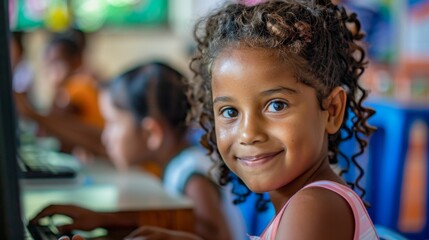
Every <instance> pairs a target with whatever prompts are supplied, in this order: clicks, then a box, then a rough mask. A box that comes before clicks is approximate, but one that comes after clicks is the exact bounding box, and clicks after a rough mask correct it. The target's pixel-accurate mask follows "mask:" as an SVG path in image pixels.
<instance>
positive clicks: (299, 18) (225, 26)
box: [188, 0, 375, 202]
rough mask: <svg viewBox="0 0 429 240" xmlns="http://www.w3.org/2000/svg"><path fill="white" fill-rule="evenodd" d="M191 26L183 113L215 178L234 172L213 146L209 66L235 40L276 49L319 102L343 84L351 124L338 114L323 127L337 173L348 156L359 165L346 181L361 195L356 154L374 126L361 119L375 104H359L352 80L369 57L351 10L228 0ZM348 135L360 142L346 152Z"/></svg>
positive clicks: (295, 1) (312, 3) (324, 4)
mask: <svg viewBox="0 0 429 240" xmlns="http://www.w3.org/2000/svg"><path fill="white" fill-rule="evenodd" d="M194 34H195V39H196V41H197V50H196V54H195V55H194V57H193V58H192V61H191V63H190V68H191V70H192V71H193V73H194V77H193V78H192V79H190V82H189V83H188V87H189V95H190V101H191V104H192V108H191V111H190V114H189V115H190V117H191V119H192V120H194V121H197V122H199V124H200V125H201V126H202V128H203V129H204V130H205V132H206V133H205V135H203V136H202V139H201V143H202V145H203V146H204V147H206V148H207V149H208V150H209V153H210V155H211V157H212V159H213V160H214V161H215V163H217V165H218V167H219V168H220V176H221V177H220V181H219V183H220V184H221V185H225V184H227V183H229V182H231V181H234V180H235V179H238V178H236V177H234V176H232V174H231V173H230V171H229V169H228V168H227V166H226V165H225V163H224V162H223V161H222V160H221V157H220V154H219V152H218V149H217V146H216V137H215V130H214V116H213V109H212V96H211V66H212V63H213V62H214V61H215V59H216V57H217V56H218V55H219V53H220V52H222V51H223V50H225V49H226V48H230V47H238V46H239V47H249V48H263V49H272V50H276V51H278V53H279V56H280V57H282V58H283V59H289V60H291V62H292V65H293V66H294V68H295V69H297V70H296V71H295V73H294V74H295V77H296V78H297V80H298V81H299V82H301V83H303V84H306V85H308V86H310V87H313V88H314V89H316V90H317V99H318V101H319V105H320V107H321V109H323V106H322V100H323V99H325V98H326V97H327V96H328V95H329V93H330V92H331V91H332V90H333V89H334V88H335V87H338V86H341V87H343V88H344V89H346V92H347V102H346V111H345V116H344V119H351V122H352V124H349V125H348V124H347V121H344V122H343V123H342V125H341V130H340V131H338V132H337V133H336V134H332V135H329V146H328V150H329V161H330V163H331V164H335V163H337V162H338V155H340V156H342V157H344V158H345V159H346V161H347V165H346V167H345V169H343V170H342V171H341V175H342V174H343V173H345V172H347V171H348V169H349V167H350V162H351V163H352V164H353V165H355V166H356V167H357V169H358V170H359V173H358V176H357V178H356V179H355V182H354V183H349V184H350V185H351V186H352V188H353V189H354V188H355V187H356V188H357V189H359V190H360V191H361V197H363V196H364V195H365V190H364V189H363V188H362V187H361V186H360V185H359V181H360V180H361V178H362V177H363V174H364V171H363V168H362V167H361V166H360V164H359V163H358V161H357V157H358V156H359V155H361V154H362V153H363V151H364V149H365V147H366V146H367V140H366V137H367V136H369V135H370V134H371V133H372V132H373V131H374V130H375V128H373V127H371V126H369V125H368V123H367V121H368V118H369V117H370V116H372V115H373V114H374V113H375V111H374V110H372V109H369V108H366V107H364V106H362V102H363V100H364V99H365V98H366V97H367V95H368V92H367V91H366V90H365V89H364V88H363V87H362V86H361V85H360V84H359V82H358V80H359V78H360V76H361V75H362V73H363V72H364V69H365V66H366V64H367V62H366V59H365V51H364V49H363V47H361V46H360V45H359V42H360V40H362V39H363V37H364V34H363V33H362V32H361V26H360V22H359V21H358V19H357V16H356V14H355V13H350V14H349V13H348V12H347V11H346V10H345V8H343V7H341V6H337V5H334V4H332V3H331V2H330V1H329V0H283V1H279V0H271V1H263V2H262V3H259V4H257V5H254V6H249V5H245V4H241V3H230V4H227V5H225V6H224V7H222V8H221V9H218V10H216V11H215V12H213V13H212V14H210V15H209V16H207V17H206V18H204V19H201V20H200V21H199V22H198V23H197V25H196V27H195V30H194ZM349 116H352V117H351V118H349ZM341 132H343V134H341ZM352 137H353V138H355V139H356V140H357V142H358V144H359V148H360V149H359V151H358V152H357V153H355V154H354V155H353V156H352V157H351V158H350V159H349V158H348V157H347V156H346V155H345V154H344V153H342V152H341V151H340V150H339V144H340V143H341V142H343V141H345V140H348V139H350V138H352ZM237 181H239V182H240V183H242V182H241V180H239V179H238V180H237ZM233 192H234V190H233ZM234 193H235V194H237V195H238V198H237V200H236V202H242V201H244V200H245V199H246V196H248V195H249V194H250V190H248V191H247V192H246V191H244V192H243V191H235V192H234ZM261 199H263V198H261Z"/></svg>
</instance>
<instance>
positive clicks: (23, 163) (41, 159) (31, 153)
mask: <svg viewBox="0 0 429 240" xmlns="http://www.w3.org/2000/svg"><path fill="white" fill-rule="evenodd" d="M65 156H67V157H69V158H70V156H69V155H66V154H63V153H54V152H48V151H43V150H40V149H38V148H34V147H31V148H25V147H21V148H20V149H19V150H18V151H17V160H18V165H19V167H20V169H21V171H20V172H21V178H25V179H58V178H61V179H64V178H65V179H69V178H75V177H76V175H77V174H76V170H75V169H73V168H71V167H68V166H61V165H58V164H54V162H55V161H54V160H55V159H53V158H55V157H56V158H61V157H63V158H64V157H65ZM71 160H75V159H71Z"/></svg>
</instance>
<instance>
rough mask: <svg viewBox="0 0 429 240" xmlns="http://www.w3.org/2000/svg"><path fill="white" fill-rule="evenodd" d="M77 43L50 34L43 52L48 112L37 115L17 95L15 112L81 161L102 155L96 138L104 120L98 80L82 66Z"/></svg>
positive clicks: (99, 142)
mask: <svg viewBox="0 0 429 240" xmlns="http://www.w3.org/2000/svg"><path fill="white" fill-rule="evenodd" d="M79 44H80V43H78V42H77V40H75V39H74V38H71V37H67V35H64V34H55V35H53V36H52V37H51V39H50V41H49V43H48V45H47V48H46V51H45V56H44V60H45V64H46V68H45V69H46V71H45V76H46V78H45V79H44V80H45V81H44V83H45V86H46V87H47V88H50V89H51V90H52V91H53V95H54V97H53V100H52V106H51V107H50V109H49V112H48V114H45V115H43V114H40V113H38V112H37V111H36V110H35V109H33V108H32V106H31V104H29V103H28V102H26V101H23V100H25V99H23V98H22V97H21V98H18V101H17V106H18V110H19V113H20V114H21V115H23V116H24V117H27V118H29V119H31V120H33V121H35V122H36V123H38V125H39V127H40V129H42V131H41V132H46V133H47V134H49V135H52V136H54V137H56V138H58V139H59V141H60V144H61V150H62V151H65V152H71V153H74V154H75V155H76V156H78V157H79V158H80V159H82V160H86V159H87V158H88V157H89V156H93V155H95V156H105V151H104V148H103V146H102V144H101V141H100V136H101V131H102V129H103V126H104V119H103V117H102V116H101V113H100V109H99V106H98V79H96V78H95V77H94V75H93V74H91V73H90V72H89V71H88V70H87V69H85V67H84V59H83V52H82V51H81V46H80V45H79Z"/></svg>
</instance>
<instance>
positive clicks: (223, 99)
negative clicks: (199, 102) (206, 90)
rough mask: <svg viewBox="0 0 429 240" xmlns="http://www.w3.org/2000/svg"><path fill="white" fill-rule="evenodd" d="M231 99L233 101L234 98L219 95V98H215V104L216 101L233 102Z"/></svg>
mask: <svg viewBox="0 0 429 240" xmlns="http://www.w3.org/2000/svg"><path fill="white" fill-rule="evenodd" d="M231 101H232V98H230V97H225V96H222V97H217V98H215V99H214V100H213V104H215V103H217V102H231Z"/></svg>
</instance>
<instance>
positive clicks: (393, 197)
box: [340, 100, 429, 239]
mask: <svg viewBox="0 0 429 240" xmlns="http://www.w3.org/2000/svg"><path fill="white" fill-rule="evenodd" d="M368 106H370V107H372V108H374V109H375V110H376V114H375V115H374V116H373V117H371V118H370V120H369V123H370V125H372V126H375V127H377V128H378V130H377V131H376V132H375V133H374V134H373V136H372V137H371V138H370V139H369V147H368V151H367V153H366V155H365V156H362V157H360V158H359V161H363V163H364V164H363V165H364V166H363V167H364V169H365V178H364V180H363V182H364V185H363V186H364V187H365V189H366V190H367V195H366V196H365V198H364V199H365V200H366V201H368V202H369V203H370V204H371V208H369V209H368V212H369V214H370V216H371V218H372V220H373V222H374V224H379V225H381V226H384V227H385V228H387V229H390V230H391V231H393V232H398V233H399V232H400V233H401V234H403V235H404V236H406V237H408V238H410V239H429V219H426V223H425V225H424V227H423V228H422V229H421V230H420V231H418V232H401V231H400V229H399V227H398V221H399V210H400V201H401V190H402V183H403V178H404V166H405V161H406V154H407V151H408V143H409V140H410V139H409V138H410V131H411V128H412V126H413V124H414V123H415V122H416V121H418V120H419V121H423V122H424V123H425V124H426V125H429V105H422V106H416V105H410V104H404V103H399V102H394V101H387V100H377V101H375V100H371V101H369V102H368ZM428 142H429V141H428ZM340 149H341V150H342V151H343V152H344V153H345V154H346V155H348V156H351V154H353V153H355V152H356V151H357V144H356V141H355V140H354V139H352V140H350V141H348V142H345V143H342V144H341V145H340ZM426 149H429V146H426ZM428 160H429V159H428ZM340 166H342V167H343V166H344V163H341V162H340ZM426 171H427V172H428V174H427V178H429V170H426ZM356 176H357V173H356V171H355V169H351V171H350V172H349V173H347V174H346V175H345V179H346V180H348V181H351V182H353V181H354V179H355V178H356ZM425 180H426V182H429V181H428V180H429V179H425ZM426 201H427V202H426V212H425V216H429V206H428V201H429V197H428V198H427V200H426Z"/></svg>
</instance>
